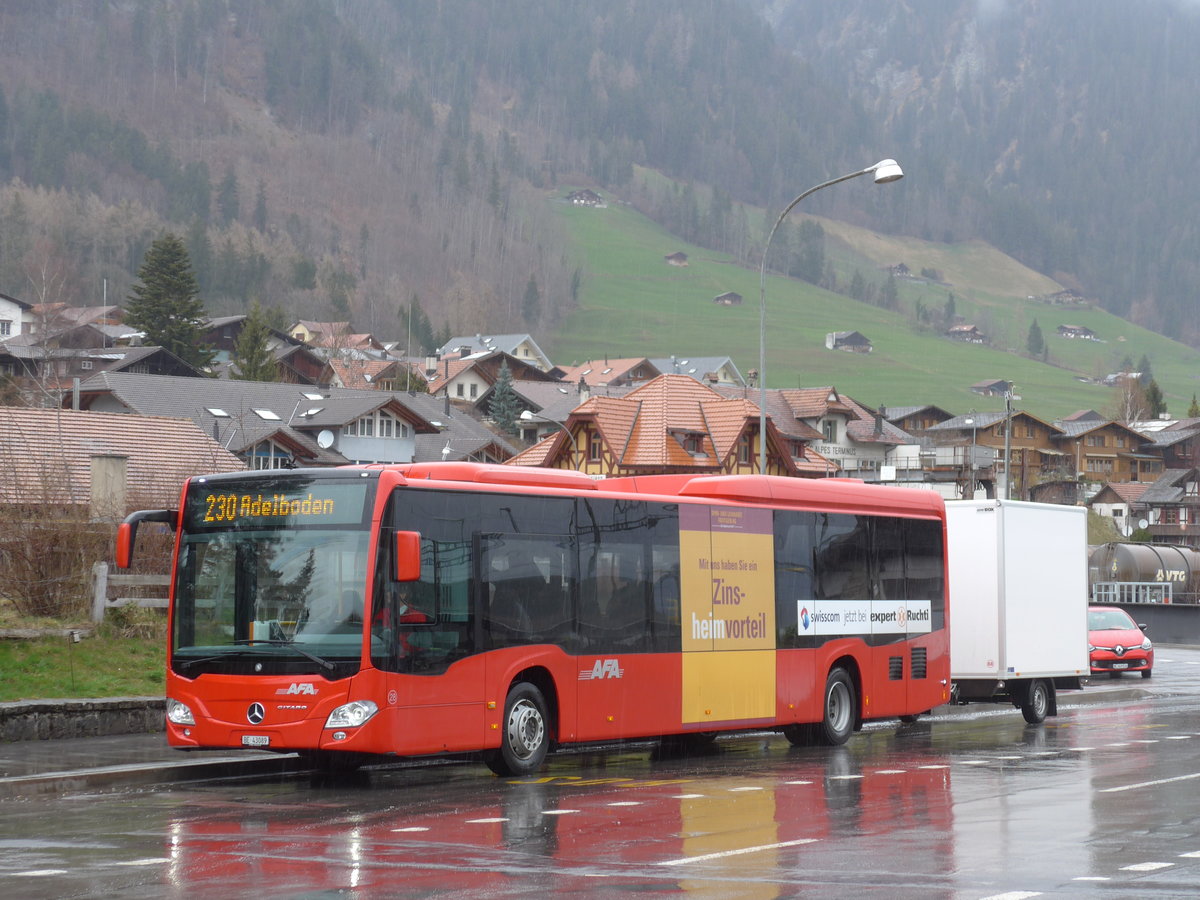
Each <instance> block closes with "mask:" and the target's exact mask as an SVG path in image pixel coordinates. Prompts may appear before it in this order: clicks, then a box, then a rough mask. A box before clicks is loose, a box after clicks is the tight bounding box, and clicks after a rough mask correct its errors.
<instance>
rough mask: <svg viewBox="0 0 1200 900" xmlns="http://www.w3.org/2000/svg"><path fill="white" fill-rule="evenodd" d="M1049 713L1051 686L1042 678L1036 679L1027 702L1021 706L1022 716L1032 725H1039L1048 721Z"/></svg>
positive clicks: (1028, 694)
mask: <svg viewBox="0 0 1200 900" xmlns="http://www.w3.org/2000/svg"><path fill="white" fill-rule="evenodd" d="M1049 712H1050V685H1049V684H1047V683H1046V682H1045V681H1044V680H1042V679H1041V678H1038V679H1035V680H1034V681H1032V682H1030V684H1029V692H1028V693H1027V694H1026V695H1025V702H1024V703H1022V704H1021V715H1023V716H1024V717H1025V721H1026V722H1028V723H1029V724H1030V725H1037V724H1039V723H1041V722H1044V721H1046V714H1047V713H1049Z"/></svg>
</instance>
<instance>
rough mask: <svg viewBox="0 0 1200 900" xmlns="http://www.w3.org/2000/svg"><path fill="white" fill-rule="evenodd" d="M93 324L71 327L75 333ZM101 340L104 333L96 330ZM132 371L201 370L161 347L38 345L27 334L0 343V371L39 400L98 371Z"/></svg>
mask: <svg viewBox="0 0 1200 900" xmlns="http://www.w3.org/2000/svg"><path fill="white" fill-rule="evenodd" d="M83 331H93V332H94V331H95V328H94V327H93V326H90V325H89V326H81V327H79V328H74V329H71V331H70V332H69V334H71V335H74V336H76V337H78V336H79V335H80V334H81V332H83ZM96 340H97V341H98V342H101V343H102V342H103V336H102V335H99V334H98V333H97V334H96ZM106 371H115V372H131V373H135V374H140V375H178V376H184V377H193V378H200V377H203V375H204V373H203V372H201V371H200V370H199V369H197V368H195V367H194V366H192V365H190V364H189V363H186V362H184V361H183V360H182V359H180V358H179V357H178V356H176V355H175V354H174V353H172V352H171V351H169V350H167V349H165V348H163V347H104V346H97V347H82V348H74V347H68V348H61V349H60V348H54V347H46V346H42V345H40V344H39V343H38V342H37V340H36V338H34V337H33V336H32V335H30V334H23V335H21V336H20V337H16V338H13V339H12V340H11V341H8V342H6V343H3V344H0V374H2V375H7V376H9V377H11V378H12V380H13V382H14V383H15V384H16V386H17V388H18V389H19V390H21V391H22V392H24V393H25V394H26V395H28V396H31V397H32V396H37V397H38V398H39V401H40V399H41V398H43V397H44V395H45V394H46V392H50V393H51V394H56V393H57V394H62V393H66V392H68V391H69V390H70V389H71V388H72V386H73V384H74V380H75V379H76V378H90V377H91V376H93V375H95V374H96V373H98V372H106Z"/></svg>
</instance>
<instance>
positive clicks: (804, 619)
mask: <svg viewBox="0 0 1200 900" xmlns="http://www.w3.org/2000/svg"><path fill="white" fill-rule="evenodd" d="M811 624H812V619H810V618H809V617H808V607H807V606H802V607H800V627H801V628H802V629H803V630H804V631H808V626H809V625H811Z"/></svg>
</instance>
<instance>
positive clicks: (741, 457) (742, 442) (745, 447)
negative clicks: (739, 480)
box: [738, 434, 750, 465]
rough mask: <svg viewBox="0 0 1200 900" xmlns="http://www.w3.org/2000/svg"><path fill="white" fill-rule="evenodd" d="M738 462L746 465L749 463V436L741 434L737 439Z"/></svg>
mask: <svg viewBox="0 0 1200 900" xmlns="http://www.w3.org/2000/svg"><path fill="white" fill-rule="evenodd" d="M738 462H739V463H741V464H742V465H746V464H748V463H749V462H750V435H748V434H743V435H742V436H741V437H740V438H738Z"/></svg>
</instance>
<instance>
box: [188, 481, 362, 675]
mask: <svg viewBox="0 0 1200 900" xmlns="http://www.w3.org/2000/svg"><path fill="white" fill-rule="evenodd" d="M356 474H357V473H356ZM374 485H375V481H374V479H369V480H368V479H366V478H353V479H351V478H347V477H345V476H344V475H343V476H341V477H330V476H328V475H325V476H320V475H315V476H312V477H309V478H305V477H303V476H299V477H298V476H297V474H296V473H290V477H289V478H288V479H287V480H286V482H285V481H283V480H281V479H280V478H279V477H278V476H274V477H272V476H253V477H247V476H244V475H242V476H237V477H226V478H217V477H214V478H209V479H204V480H203V481H198V482H196V483H193V484H192V485H190V486H189V489H188V494H187V497H186V499H185V503H184V515H183V534H182V536H181V540H180V547H179V561H178V565H177V573H176V590H175V606H174V619H173V632H172V651H173V652H172V658H171V665H172V667H173V668H174V670H175V671H176V672H177V673H178V674H180V675H183V676H185V677H188V678H194V677H196V676H197V675H199V674H203V673H205V672H222V673H231V674H232V673H239V674H263V675H268V674H308V673H317V674H323V675H325V676H326V677H328V678H341V677H346V676H348V675H350V674H353V673H354V672H355V671H357V670H358V666H359V659H360V656H361V651H362V634H363V609H364V602H365V598H364V596H363V591H364V590H365V586H366V578H365V573H366V572H367V571H368V568H369V567H368V565H367V552H368V545H369V537H370V534H369V528H368V522H369V501H370V499H371V497H372V496H373V493H374Z"/></svg>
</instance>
